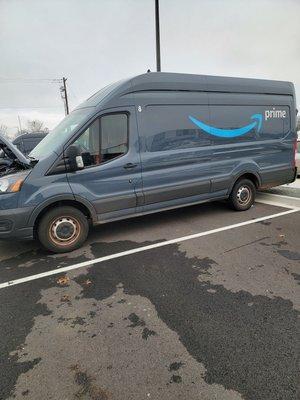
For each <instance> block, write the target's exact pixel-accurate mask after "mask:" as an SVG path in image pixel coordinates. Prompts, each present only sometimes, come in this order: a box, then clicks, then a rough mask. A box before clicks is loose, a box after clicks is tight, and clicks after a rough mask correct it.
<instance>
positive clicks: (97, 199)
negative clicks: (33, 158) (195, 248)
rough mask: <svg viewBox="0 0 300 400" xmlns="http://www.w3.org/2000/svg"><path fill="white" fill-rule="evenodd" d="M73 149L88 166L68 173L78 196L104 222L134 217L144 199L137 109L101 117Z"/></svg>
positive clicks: (115, 112) (91, 125)
mask: <svg viewBox="0 0 300 400" xmlns="http://www.w3.org/2000/svg"><path fill="white" fill-rule="evenodd" d="M73 145H76V146H77V147H78V148H79V150H80V154H81V156H82V158H83V162H84V169H82V170H80V171H76V172H70V173H68V180H69V183H70V186H71V189H72V191H73V193H74V196H75V197H81V198H84V199H86V200H88V201H89V202H90V203H92V205H93V206H94V208H95V210H96V212H97V214H98V220H100V221H101V220H107V219H114V218H119V217H121V216H123V215H130V214H134V213H135V210H136V207H137V204H138V199H139V197H141V198H142V196H143V194H142V177H141V162H140V155H139V140H138V131H137V125H136V119H135V109H134V107H128V108H125V109H122V111H120V109H117V110H110V112H106V113H105V114H102V115H99V116H98V117H97V118H95V120H94V121H93V122H92V123H91V124H90V125H89V126H88V128H86V129H85V130H84V132H82V133H81V134H80V136H79V137H78V138H77V139H76V140H75V142H74V143H73Z"/></svg>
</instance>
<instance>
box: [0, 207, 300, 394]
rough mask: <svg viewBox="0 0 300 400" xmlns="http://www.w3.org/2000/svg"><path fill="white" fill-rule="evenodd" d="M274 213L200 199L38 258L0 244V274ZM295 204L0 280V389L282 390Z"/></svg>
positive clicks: (290, 338)
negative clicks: (287, 210)
mask: <svg viewBox="0 0 300 400" xmlns="http://www.w3.org/2000/svg"><path fill="white" fill-rule="evenodd" d="M280 211H283V209H282V208H280V207H276V206H271V205H267V204H260V203H256V205H255V206H254V207H252V208H251V210H249V211H248V212H245V213H236V212H234V211H231V210H229V209H228V208H227V206H226V204H225V203H222V202H221V203H211V204H203V205H199V206H193V207H189V208H186V209H180V210H176V211H170V212H165V213H160V214H156V215H151V216H146V217H141V218H136V219H133V220H128V221H122V222H116V223H112V224H107V225H104V226H101V227H98V228H96V229H94V230H93V231H92V232H91V235H90V238H89V241H88V243H87V244H86V246H85V247H84V248H82V249H80V250H77V251H76V252H74V253H71V254H68V255H49V254H46V253H45V252H43V251H42V250H40V249H39V247H38V245H37V244H36V243H20V244H18V245H16V243H0V280H1V282H6V281H8V280H12V279H17V278H20V277H24V276H30V275H33V274H37V273H39V272H44V271H48V270H52V269H55V268H57V267H59V266H65V265H72V264H75V263H78V262H81V261H86V260H93V259H94V258H98V257H102V256H104V255H108V254H114V253H117V252H120V251H124V250H128V249H132V248H136V247H139V246H145V245H148V244H152V243H156V242H157V241H164V240H169V239H172V238H176V237H180V236H184V235H189V234H192V233H197V232H201V231H206V230H209V229H214V228H217V227H221V226H226V225H231V224H233V223H238V222H242V221H245V220H251V219H253V218H257V217H260V216H266V215H271V214H275V213H278V212H280ZM299 222H300V214H299V212H297V213H294V214H290V215H286V216H283V217H279V218H276V219H273V220H265V221H263V222H261V223H255V224H252V225H248V226H243V227H239V228H236V229H232V230H229V231H226V232H219V233H216V234H214V235H210V236H207V237H205V236H204V237H200V238H197V239H193V240H188V241H186V242H182V243H180V244H171V245H168V246H165V247H161V248H157V249H152V250H147V251H144V252H141V253H136V254H131V255H128V256H125V257H121V258H118V259H114V260H110V261H105V262H103V263H101V264H95V265H93V264H92V265H91V266H89V267H84V268H80V269H77V270H73V271H70V272H68V273H67V274H59V275H53V276H51V277H46V278H43V279H39V280H35V281H32V282H27V283H23V284H20V285H17V286H13V287H8V288H5V289H2V290H0V310H1V311H0V313H1V325H0V374H1V380H0V399H3V400H4V399H26V398H29V399H32V400H35V399H36V400H37V399H53V400H61V399H92V400H115V399H116V400H121V399H122V400H124V399H130V400H131V399H132V400H140V399H172V400H173V399H189V400H194V399H195V400H196V399H199V400H200V399H201V400H211V399H220V400H227V399H228V400H238V399H247V400H268V399H270V400H276V399H278V400H279V399H282V400H285V399H286V400H293V399H295V400H296V399H297V398H298V397H297V396H298V395H299V393H298V394H297V390H298V382H299V381H298V379H299V365H298V363H297V356H298V352H299V311H300V295H299V292H300V290H299V279H300V272H299V264H300V252H299Z"/></svg>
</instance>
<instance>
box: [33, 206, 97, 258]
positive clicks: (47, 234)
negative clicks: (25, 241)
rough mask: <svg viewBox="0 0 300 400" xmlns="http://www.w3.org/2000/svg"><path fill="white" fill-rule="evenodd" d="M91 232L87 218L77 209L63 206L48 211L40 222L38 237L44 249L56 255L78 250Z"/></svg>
mask: <svg viewBox="0 0 300 400" xmlns="http://www.w3.org/2000/svg"><path fill="white" fill-rule="evenodd" d="M88 232H89V224H88V220H87V218H86V216H85V215H84V214H83V213H82V212H81V211H80V210H78V209H77V208H74V207H69V206H63V207H58V208H54V209H52V210H50V211H48V212H47V213H46V214H45V215H44V216H43V217H42V219H41V220H40V222H39V225H38V228H37V235H38V239H39V241H40V242H41V244H42V245H43V247H44V248H45V249H47V250H49V251H51V252H54V253H67V252H70V251H73V250H75V249H78V248H79V247H81V246H82V245H83V243H84V242H85V240H86V238H87V236H88Z"/></svg>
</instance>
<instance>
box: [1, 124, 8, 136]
mask: <svg viewBox="0 0 300 400" xmlns="http://www.w3.org/2000/svg"><path fill="white" fill-rule="evenodd" d="M7 130H8V127H7V126H6V125H4V124H1V125H0V135H3V136H6V135H7Z"/></svg>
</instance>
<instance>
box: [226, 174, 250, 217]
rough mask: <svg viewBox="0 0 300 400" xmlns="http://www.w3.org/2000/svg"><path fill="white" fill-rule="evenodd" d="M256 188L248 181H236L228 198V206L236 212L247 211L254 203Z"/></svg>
mask: <svg viewBox="0 0 300 400" xmlns="http://www.w3.org/2000/svg"><path fill="white" fill-rule="evenodd" d="M255 195H256V188H255V185H254V183H253V182H252V181H250V180H249V179H240V180H238V181H237V182H236V183H235V185H234V186H233V189H232V191H231V193H230V196H229V204H230V206H231V207H232V208H233V209H234V210H237V211H246V210H248V209H249V208H250V207H251V206H252V205H253V204H254V201H255Z"/></svg>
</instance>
